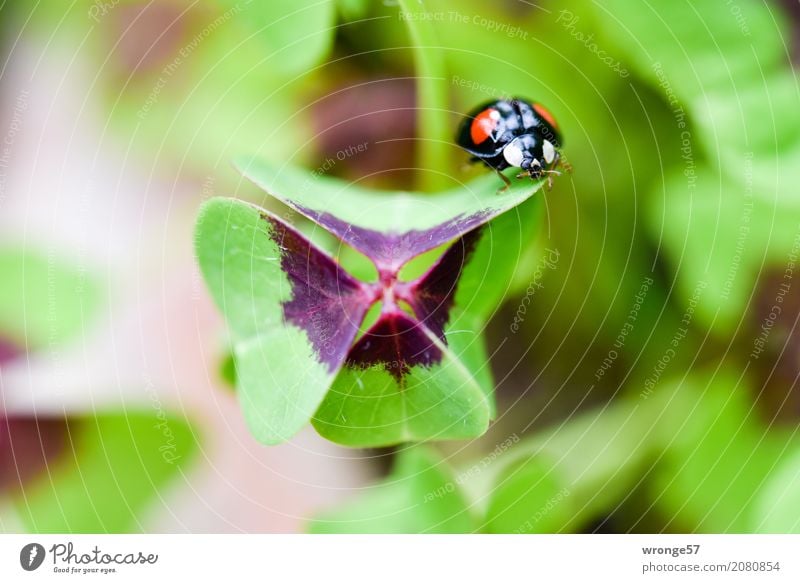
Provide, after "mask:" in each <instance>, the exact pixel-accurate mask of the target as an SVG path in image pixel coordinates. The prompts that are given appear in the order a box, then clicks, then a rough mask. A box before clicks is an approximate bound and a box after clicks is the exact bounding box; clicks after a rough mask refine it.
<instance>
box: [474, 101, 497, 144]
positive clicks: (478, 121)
mask: <svg viewBox="0 0 800 583" xmlns="http://www.w3.org/2000/svg"><path fill="white" fill-rule="evenodd" d="M498 123H500V112H499V111H497V110H496V109H493V108H491V107H490V108H489V109H484V110H483V111H482V112H480V113H479V114H478V115H477V116H476V117H475V119H474V120H472V126H470V128H469V135H470V137H471V138H472V142H473V143H474V144H476V145H477V144H481V143H483V142H485V141H486V140H488V139H489V136H491V135H492V132H493V131H494V130H495V128H497V124H498Z"/></svg>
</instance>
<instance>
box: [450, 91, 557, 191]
mask: <svg viewBox="0 0 800 583" xmlns="http://www.w3.org/2000/svg"><path fill="white" fill-rule="evenodd" d="M457 143H458V145H459V146H461V147H462V148H464V149H465V150H466V151H467V152H469V153H470V154H471V155H472V158H471V159H470V161H472V162H483V163H484V164H486V165H487V166H489V167H490V168H492V169H494V170H495V171H496V172H497V173H498V175H499V176H500V177H501V178H502V179H503V181H504V182H505V183H506V186H505V187H504V188H503V190H505V188H507V187H508V185H509V184H510V181H509V180H508V179H507V178H506V177H505V175H503V174H501V171H503V170H505V169H506V168H512V167H514V168H521V169H522V170H523V172H522V173H520V174H519V175H518V177H522V176H529V177H531V178H541V177H542V176H545V175H547V177H548V182H549V183H550V182H551V181H552V175H553V174H556V175H558V174H560V172H558V170H556V168H557V167H558V166H564V165H565V164H564V163H563V161H562V156H561V147H562V145H563V139H562V137H561V133H560V131H559V129H558V124H557V123H556V121H555V118H554V117H553V115H552V114H551V113H550V112H549V111H548V110H547V109H546V108H545V107H544V106H542V105H541V104H539V103H535V102H531V101H528V100H525V99H522V98H518V97H515V98H513V99H496V100H494V101H489V102H487V103H484V104H482V105H481V106H479V107H476V108H475V109H474V110H472V111H471V112H470V113H469V114H468V115H467V116H466V118H465V119H464V121H463V122H462V123H461V126H460V128H459V130H458V137H457Z"/></svg>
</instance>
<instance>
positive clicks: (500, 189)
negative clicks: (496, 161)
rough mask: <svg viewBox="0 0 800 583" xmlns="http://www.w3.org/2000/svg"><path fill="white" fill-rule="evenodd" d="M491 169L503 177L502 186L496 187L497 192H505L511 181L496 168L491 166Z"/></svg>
mask: <svg viewBox="0 0 800 583" xmlns="http://www.w3.org/2000/svg"><path fill="white" fill-rule="evenodd" d="M493 170H494V171H495V172H496V173H497V175H498V176H499V177H500V178H502V179H503V182H505V185H504V186H502V187H501V188H498V189H497V194H500V193H501V192H505V191H506V190H508V187H509V186H511V181H510V180H509V179H508V177H507V176H506V175H505V174H503V173H502V172H500V171H499V170H498V169H497V168H493Z"/></svg>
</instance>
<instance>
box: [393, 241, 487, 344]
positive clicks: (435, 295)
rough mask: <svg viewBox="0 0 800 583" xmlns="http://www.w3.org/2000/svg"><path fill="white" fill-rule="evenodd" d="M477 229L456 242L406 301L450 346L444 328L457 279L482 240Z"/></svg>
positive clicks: (421, 278) (417, 282) (422, 278)
mask: <svg viewBox="0 0 800 583" xmlns="http://www.w3.org/2000/svg"><path fill="white" fill-rule="evenodd" d="M481 231H482V229H481V228H480V227H478V228H477V229H475V230H474V231H470V232H469V233H467V234H466V235H464V236H463V237H461V238H460V239H459V240H458V241H456V242H455V243H453V244H452V245H451V246H450V247H449V248H448V249H447V251H445V252H444V254H443V255H442V256H441V257H440V258H439V260H438V261H437V262H436V263H435V264H434V265H433V267H431V268H430V269H429V270H428V272H427V273H425V274H424V275H423V276H422V277H420V278H419V279H418V280H416V281H415V282H413V283H412V284H411V286H410V289H409V294H408V298H407V300H406V301H407V302H408V303H409V305H410V306H411V308H412V309H413V310H414V313H415V314H416V315H417V317H418V318H419V319H420V320H421V321H422V322H423V323H424V325H425V326H427V327H428V328H429V329H430V330H431V332H433V333H434V334H436V336H437V337H438V338H439V339H440V340H442V341H443V342H445V343H447V340H446V338H445V335H444V328H445V326H446V325H447V322H448V320H449V319H450V310H451V309H452V307H453V302H454V301H455V295H456V288H457V286H458V280H459V279H461V273H462V271H463V270H464V266H465V265H466V264H467V263H468V262H469V260H470V257H471V256H472V253H473V252H474V251H475V246H476V245H477V243H478V240H479V239H480V238H481Z"/></svg>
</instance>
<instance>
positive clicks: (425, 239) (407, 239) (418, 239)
mask: <svg viewBox="0 0 800 583" xmlns="http://www.w3.org/2000/svg"><path fill="white" fill-rule="evenodd" d="M292 206H293V207H294V208H296V209H297V211H298V212H300V213H302V214H303V215H305V216H307V217H308V218H310V219H311V220H312V221H314V222H315V223H317V224H319V225H320V226H322V227H324V228H325V229H326V230H328V231H330V232H331V233H333V234H334V235H336V236H337V237H338V238H339V239H341V240H342V241H344V242H345V243H347V244H348V245H350V246H352V247H353V248H355V249H356V250H358V251H360V252H361V253H363V254H364V255H366V256H367V257H369V258H370V259H371V260H372V261H373V262H374V263H375V265H376V266H377V267H378V269H379V270H380V269H385V270H390V271H399V270H400V267H402V266H403V265H405V264H406V263H408V262H409V261H410V260H411V259H413V258H414V257H416V256H418V255H422V254H423V253H425V252H426V251H430V250H431V249H434V248H436V247H438V246H439V245H442V244H444V243H447V242H448V241H452V240H453V239H455V238H457V237H459V236H461V235H464V234H465V233H468V232H470V231H472V230H474V229H476V228H477V227H480V226H481V225H483V224H484V223H486V222H487V221H489V220H490V219H492V218H493V217H494V216H495V215H496V214H497V213H492V212H489V211H486V212H479V213H475V214H472V215H469V216H458V217H456V218H454V219H452V220H450V221H448V222H446V223H442V224H440V225H437V226H436V227H432V228H430V229H425V230H411V231H406V232H405V233H392V232H389V233H382V232H380V231H375V230H372V229H367V228H364V227H358V226H355V225H351V224H350V223H348V222H346V221H343V220H341V219H339V218H337V217H335V216H333V215H332V214H330V213H325V212H318V211H315V210H313V209H308V208H305V207H303V206H300V205H298V204H292Z"/></svg>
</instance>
